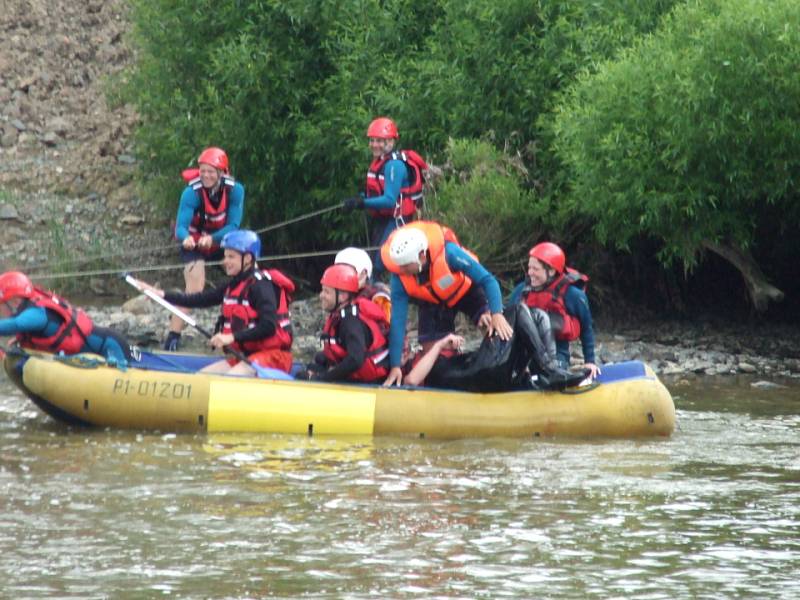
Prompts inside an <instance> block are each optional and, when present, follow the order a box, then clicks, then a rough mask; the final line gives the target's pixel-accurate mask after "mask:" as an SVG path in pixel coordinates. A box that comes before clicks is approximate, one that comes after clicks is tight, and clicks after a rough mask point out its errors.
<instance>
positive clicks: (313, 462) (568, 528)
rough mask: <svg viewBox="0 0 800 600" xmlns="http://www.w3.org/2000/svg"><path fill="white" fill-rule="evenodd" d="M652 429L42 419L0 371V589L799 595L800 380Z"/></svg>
mask: <svg viewBox="0 0 800 600" xmlns="http://www.w3.org/2000/svg"><path fill="white" fill-rule="evenodd" d="M751 383H752V381H750V380H745V379H712V378H705V379H698V380H696V381H693V382H691V383H687V382H685V381H674V382H670V381H667V384H668V386H669V387H670V389H671V391H672V392H673V396H674V398H675V403H676V406H677V409H678V423H679V425H678V430H677V431H676V432H675V434H674V435H673V436H672V438H670V439H668V440H648V441H614V440H601V441H585V440H573V441H547V440H513V439H487V440H463V441H447V442H441V441H435V440H417V439H413V440H411V439H393V438H375V439H372V438H347V437H342V438H336V439H331V438H307V437H298V436H272V435H263V436H254V435H230V434H229V435H218V434H214V435H208V436H201V435H197V436H192V435H173V434H154V433H137V432H120V431H90V430H81V429H70V428H67V427H64V426H62V425H59V424H57V423H55V422H53V421H52V420H50V418H49V417H46V416H45V415H44V414H43V413H41V412H39V410H38V409H37V408H36V407H35V406H34V405H33V404H31V403H30V402H29V401H27V400H26V399H24V398H23V397H22V396H21V394H20V393H19V392H17V390H16V389H15V388H14V387H13V386H12V385H11V384H10V382H9V381H8V380H7V379H5V378H4V376H0V597H2V598H15V599H16V598H162V597H173V598H262V597H283V598H293V597H298V596H306V597H314V598H319V597H325V598H426V599H427V598H602V599H607V598H647V599H657V598H665V599H667V598H669V599H672V598H692V599H695V598H709V599H712V598H713V599H717V598H787V599H788V598H800V383H798V382H796V381H795V382H794V383H792V382H785V383H786V385H787V387H783V388H768V389H763V388H759V387H752V386H751Z"/></svg>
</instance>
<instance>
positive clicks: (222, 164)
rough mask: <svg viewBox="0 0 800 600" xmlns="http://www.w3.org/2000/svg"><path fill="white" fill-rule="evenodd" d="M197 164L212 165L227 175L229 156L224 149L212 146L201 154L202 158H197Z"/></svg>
mask: <svg viewBox="0 0 800 600" xmlns="http://www.w3.org/2000/svg"><path fill="white" fill-rule="evenodd" d="M197 164H207V165H211V166H212V167H214V168H215V169H219V170H220V171H224V172H225V173H227V172H228V155H227V154H225V150H223V149H222V148H217V147H216V146H211V147H210V148H206V149H205V150H203V151H202V152H201V153H200V156H199V157H198V158H197Z"/></svg>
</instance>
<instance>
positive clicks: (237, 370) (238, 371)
mask: <svg viewBox="0 0 800 600" xmlns="http://www.w3.org/2000/svg"><path fill="white" fill-rule="evenodd" d="M255 374H256V372H255V370H254V369H253V367H251V366H250V365H248V364H247V363H246V362H244V361H243V360H240V361H239V362H238V363H236V364H235V365H233V366H232V367H231V368H230V370H229V371H228V375H247V376H248V377H252V376H253V375H255Z"/></svg>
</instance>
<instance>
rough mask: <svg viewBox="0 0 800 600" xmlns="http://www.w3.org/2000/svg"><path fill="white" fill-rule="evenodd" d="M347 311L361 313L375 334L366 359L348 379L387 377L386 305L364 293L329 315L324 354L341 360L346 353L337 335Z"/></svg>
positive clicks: (362, 319)
mask: <svg viewBox="0 0 800 600" xmlns="http://www.w3.org/2000/svg"><path fill="white" fill-rule="evenodd" d="M348 315H352V316H355V317H358V319H359V320H360V321H361V322H362V323H364V325H366V326H367V329H368V330H369V332H370V335H371V336H372V343H371V344H370V345H369V348H367V355H366V357H365V358H364V362H363V363H362V364H361V366H360V367H359V368H358V370H357V371H355V372H354V373H352V374H351V375H350V377H349V379H352V380H353V381H365V382H374V381H379V380H381V379H385V378H386V376H387V375H388V374H389V369H388V368H387V366H386V360H385V359H386V357H387V356H389V345H388V341H387V337H386V336H387V333H388V331H389V321H387V320H386V315H384V313H383V309H382V308H381V307H380V306H378V305H377V304H375V303H374V302H373V301H372V300H370V299H368V298H365V297H364V296H356V297H355V299H354V300H353V301H352V302H351V303H350V304H347V305H346V306H343V307H342V308H340V309H338V310H335V311H333V312H331V313H330V314H329V315H328V318H327V319H326V321H325V326H324V327H323V329H322V352H323V354H325V358H327V359H328V361H330V362H331V363H332V364H339V363H340V362H342V360H344V358H345V357H346V356H347V349H346V348H344V347H343V346H342V345H341V343H339V340H338V339H337V337H336V335H337V333H338V330H339V324H340V323H341V322H342V320H343V319H344V318H345V317H346V316H348Z"/></svg>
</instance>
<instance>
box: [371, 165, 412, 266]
mask: <svg viewBox="0 0 800 600" xmlns="http://www.w3.org/2000/svg"><path fill="white" fill-rule="evenodd" d="M383 177H384V179H383V196H372V197H370V198H364V208H368V209H372V210H394V207H395V206H397V202H398V200H399V198H400V190H401V189H402V188H404V187H407V186H408V185H410V181H409V179H408V168H407V167H406V163H404V162H403V161H402V160H387V161H386V164H385V165H384V167H383ZM395 229H397V222H396V221H395V220H394V219H393V218H391V217H390V218H388V219H387V223H386V227H385V228H384V230H383V233H382V234H381V237H380V239H377V238H376V239H373V240H372V243H373V244H374V245H376V246H382V245H383V242H385V241H386V239H387V238H388V237H389V235H390V234H391V233H392V232H393V231H394V230H395ZM372 262H373V263H374V264H373V267H372V271H373V273H374V276H377V275H378V274H380V273H383V271H385V270H386V269H385V268H384V266H383V260H381V253H380V252H376V253H374V255H373V257H372Z"/></svg>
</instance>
